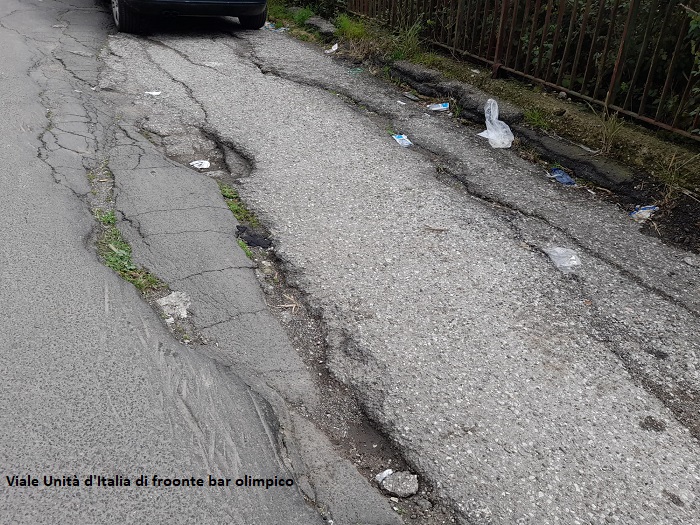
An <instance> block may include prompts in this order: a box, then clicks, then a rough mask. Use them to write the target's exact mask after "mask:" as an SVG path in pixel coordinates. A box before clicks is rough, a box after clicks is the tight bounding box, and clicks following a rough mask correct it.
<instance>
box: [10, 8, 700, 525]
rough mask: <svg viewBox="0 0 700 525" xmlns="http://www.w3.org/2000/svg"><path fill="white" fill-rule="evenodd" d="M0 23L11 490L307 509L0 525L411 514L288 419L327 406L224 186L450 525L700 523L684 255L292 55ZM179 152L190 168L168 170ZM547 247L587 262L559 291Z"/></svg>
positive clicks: (23, 499)
mask: <svg viewBox="0 0 700 525" xmlns="http://www.w3.org/2000/svg"><path fill="white" fill-rule="evenodd" d="M0 28H1V29H2V32H1V33H0V35H1V38H2V43H3V45H4V46H5V48H7V49H12V50H13V54H12V56H13V57H16V59H14V60H13V61H12V62H11V64H10V65H6V66H3V92H5V90H6V91H7V96H6V97H3V98H2V100H1V101H0V110H1V111H2V115H3V116H5V117H6V118H4V119H0V126H2V128H0V129H2V137H3V152H4V155H5V156H6V159H7V160H6V162H5V166H13V169H12V170H8V169H3V171H2V173H3V187H6V188H7V191H8V193H9V192H10V191H11V192H12V193H13V195H15V196H16V197H17V201H16V202H13V205H12V206H9V205H5V206H3V207H2V209H1V210H0V212H1V213H2V218H3V219H4V223H5V224H6V225H8V227H7V228H6V230H5V231H4V234H3V235H4V237H3V243H2V245H3V248H4V249H3V267H2V268H3V284H4V289H5V290H6V292H7V293H8V294H9V295H8V300H7V301H6V302H7V303H9V304H13V305H15V304H16V305H17V306H16V307H13V308H12V310H11V311H10V312H9V314H10V315H9V319H8V320H7V321H3V324H4V330H3V331H4V333H7V334H9V337H6V340H5V342H6V343H7V346H6V348H7V349H6V353H5V355H6V356H7V359H6V360H5V363H6V364H4V367H3V375H4V376H5V377H6V378H7V380H5V381H3V383H2V388H3V393H4V395H3V396H2V399H3V401H2V403H3V405H2V412H0V413H1V414H2V416H1V417H2V418H3V425H1V426H0V428H2V430H0V440H2V443H3V444H4V445H7V446H4V447H3V449H2V455H1V456H0V458H1V460H0V466H2V469H3V471H7V472H8V474H14V473H17V474H23V473H27V472H35V473H38V472H42V473H43V472H45V471H46V472H49V471H50V472H52V473H54V474H55V473H56V472H57V469H58V471H60V473H61V474H66V475H69V474H72V473H73V472H74V471H76V470H77V471H80V470H81V469H82V471H86V472H92V471H93V470H95V469H97V470H99V469H102V470H106V471H107V472H116V473H126V474H128V473H130V472H137V471H139V472H140V471H141V470H144V469H145V470H146V471H149V472H151V471H153V469H158V468H160V469H171V470H172V472H175V473H177V472H192V471H194V472H199V471H205V470H207V469H208V470H212V469H214V470H215V471H216V472H221V473H222V474H223V473H226V472H232V471H233V470H235V471H237V472H241V473H242V472H251V471H252V470H255V471H257V472H270V473H272V472H277V471H279V472H290V473H291V474H292V475H293V476H294V477H295V479H296V480H297V485H298V486H299V489H300V490H299V491H298V492H297V491H294V492H291V491H290V492H284V491H282V492H274V493H271V494H272V495H273V497H270V496H269V494H267V493H266V494H265V495H264V497H258V496H257V495H255V494H252V493H245V494H241V493H240V491H239V492H236V491H233V492H232V493H228V492H224V491H221V492H217V493H213V492H210V493H207V497H206V498H202V496H201V495H199V494H193V493H192V492H187V491H182V492H178V493H174V492H173V493H168V494H165V495H162V494H159V495H158V497H153V496H152V495H150V494H149V493H147V492H138V491H133V490H132V491H130V490H127V489H122V490H118V491H113V492H110V493H109V494H107V495H99V496H95V495H94V494H93V493H91V492H89V491H79V492H78V491H75V492H74V493H70V494H73V495H72V496H70V495H67V494H69V493H68V492H65V489H63V490H64V491H58V490H55V489H53V491H49V489H45V490H43V491H42V492H31V489H12V488H8V487H7V486H6V484H3V487H2V492H0V498H2V499H0V508H2V510H6V511H7V513H4V516H9V518H5V517H0V521H2V520H5V519H7V520H8V521H7V523H10V522H12V523H17V522H20V521H24V522H27V523H33V522H38V521H40V518H41V517H46V516H51V515H52V512H53V513H55V512H59V514H54V515H53V516H52V517H56V516H59V517H63V518H64V519H71V518H72V521H76V522H78V521H80V520H78V519H76V516H78V515H80V514H77V513H78V512H81V511H84V512H87V511H85V509H87V508H89V509H91V510H90V511H89V512H92V513H93V514H90V516H91V517H94V519H87V520H86V522H91V521H95V520H99V521H101V522H102V521H110V520H112V521H114V522H118V521H121V522H124V521H129V520H130V519H132V518H135V517H138V518H143V517H153V516H156V517H158V516H160V517H163V516H169V517H171V518H172V517H175V519H181V520H182V521H183V522H186V521H192V520H193V519H199V520H200V521H203V522H207V523H210V522H211V523H239V522H240V523H253V522H254V523H315V522H322V521H323V520H324V519H325V520H327V521H331V520H332V521H333V522H334V523H336V524H338V523H366V524H380V523H401V522H402V519H401V518H400V517H399V515H398V514H397V513H394V512H393V511H392V510H391V509H390V508H389V504H388V503H387V502H386V500H385V499H383V498H382V497H381V496H380V495H379V493H378V492H377V490H375V489H374V488H373V487H371V486H370V484H369V482H368V480H367V479H366V478H363V476H362V475H360V474H359V473H358V472H357V470H356V469H355V468H354V467H353V466H352V464H351V463H350V462H348V461H347V459H344V458H342V457H341V456H340V455H339V451H338V448H337V447H336V448H334V447H333V446H332V445H331V444H330V443H329V442H328V440H327V439H326V438H325V437H324V436H323V435H322V434H321V433H320V432H319V431H318V429H317V428H316V427H315V426H314V424H313V423H312V422H311V420H310V419H308V418H307V416H308V415H309V414H310V413H313V412H315V411H317V410H318V408H319V406H320V404H321V403H322V400H323V397H324V395H325V394H326V392H324V391H323V388H322V387H323V385H322V384H320V383H319V382H318V381H316V378H315V377H314V376H313V370H312V369H310V367H309V366H308V365H307V364H305V363H304V361H303V359H302V357H301V356H300V354H299V353H298V352H297V351H296V350H295V349H294V348H293V346H292V345H291V344H290V342H289V339H288V336H287V334H286V333H285V332H284V330H283V328H282V327H281V326H280V325H279V324H278V323H277V322H276V321H275V318H274V316H272V315H271V313H270V311H269V309H268V307H267V304H266V297H265V295H264V294H263V292H262V291H261V290H260V287H259V284H258V281H257V280H256V278H255V274H254V263H253V262H252V261H251V260H249V259H248V258H246V256H245V255H244V254H243V252H242V251H241V250H240V249H239V248H238V246H237V245H236V242H235V232H236V225H237V223H236V221H235V219H234V218H233V216H232V215H231V213H230V212H229V210H228V208H227V207H226V204H225V203H224V201H223V200H222V198H221V196H220V193H219V190H218V186H217V183H216V178H217V177H219V178H221V177H223V178H224V179H225V180H227V181H231V182H232V183H235V185H236V188H237V190H238V191H239V193H240V194H241V196H242V197H243V199H244V200H245V202H246V204H247V205H248V206H249V207H250V208H251V209H252V210H253V211H254V212H255V213H256V214H257V215H258V217H259V218H260V219H261V221H262V222H263V223H264V225H265V226H266V228H267V229H268V230H269V231H270V233H271V238H272V240H273V241H274V252H275V256H276V257H277V259H278V260H279V261H280V264H281V266H282V267H283V269H284V271H285V273H286V279H287V282H288V284H290V285H292V286H294V287H295V288H296V289H297V290H298V291H299V293H300V294H301V295H303V297H304V301H305V302H306V303H307V306H308V307H309V309H310V311H312V312H313V313H314V314H315V315H316V316H318V318H319V320H320V322H321V324H322V326H323V329H324V331H325V335H326V343H327V350H326V352H327V355H326V356H325V359H324V364H325V365H326V366H327V367H328V371H329V372H330V373H331V374H332V376H334V377H335V378H337V379H338V380H339V381H340V382H342V383H343V384H344V385H347V386H348V387H349V388H350V389H351V390H352V391H353V392H354V394H355V396H356V398H357V400H358V402H359V403H360V404H361V405H362V407H363V409H364V410H365V411H366V413H367V414H368V415H369V416H370V418H371V419H372V421H373V422H374V424H375V425H377V427H378V428H380V429H381V430H382V432H384V433H385V435H386V436H387V437H388V438H389V439H390V440H391V441H392V442H393V443H394V444H395V445H396V447H397V448H398V449H399V450H400V451H401V454H402V456H403V459H405V460H406V461H407V462H408V464H409V465H410V466H411V468H412V469H413V470H414V471H415V472H417V473H418V474H419V475H420V479H421V484H422V486H423V487H425V486H429V487H431V489H432V490H433V492H432V494H434V495H435V498H436V500H435V501H440V502H441V504H443V505H445V506H446V507H447V508H449V509H450V510H451V511H452V512H453V513H454V516H455V518H454V519H455V520H456V522H457V523H460V524H469V525H481V524H510V523H518V524H533V525H534V524H538V525H539V524H555V523H565V524H575V523H580V524H584V523H585V524H589V523H596V524H597V523H635V524H678V525H681V524H689V523H697V522H698V515H700V501H699V499H698V498H699V497H700V473H699V472H698V457H699V452H700V446H699V444H698V439H700V418H699V417H698V413H699V410H700V370H699V367H700V355H699V347H700V345H699V344H698V335H697V334H698V315H699V314H700V302H699V301H700V299H699V298H700V294H698V291H699V286H700V285H699V283H700V276H699V275H698V273H699V268H700V260H699V259H698V257H697V255H693V254H690V253H685V252H682V251H679V250H677V249H675V248H672V247H668V246H665V245H663V244H662V243H661V242H659V241H658V240H656V239H653V238H651V237H649V236H646V235H643V234H642V233H641V232H640V231H639V225H637V224H636V223H634V222H633V221H631V220H630V219H629V217H628V216H627V215H626V214H625V213H624V212H623V211H622V210H621V209H619V208H617V207H616V206H615V205H613V204H611V203H609V202H606V201H604V200H603V199H602V198H601V197H600V196H599V195H595V194H591V193H590V192H588V191H587V190H585V189H583V188H567V187H563V186H559V185H557V184H555V183H553V182H552V181H549V180H548V179H547V178H546V176H545V175H544V174H543V173H541V171H539V170H538V169H537V168H536V167H534V166H532V165H530V164H528V163H526V162H525V161H523V160H522V159H520V158H518V157H516V156H515V155H514V154H513V153H512V152H510V151H503V150H493V149H490V148H489V146H488V143H487V142H486V141H484V140H483V139H480V138H478V137H476V133H477V132H479V131H481V126H480V125H477V124H475V125H473V126H468V125H464V124H462V123H458V122H456V121H454V120H452V119H450V118H449V117H448V116H447V115H444V114H438V115H436V114H430V113H429V112H427V111H426V110H425V108H424V107H423V106H422V105H421V104H419V103H413V102H410V103H408V104H406V105H401V104H398V103H397V100H399V99H400V93H401V90H400V89H399V88H397V87H396V86H393V85H390V84H385V83H384V82H383V81H381V80H380V79H379V78H377V77H375V76H373V75H371V74H369V72H367V71H365V72H363V73H361V74H356V71H354V68H355V67H356V66H355V65H352V64H347V63H344V62H343V61H342V60H338V59H336V58H334V57H331V56H328V55H325V54H324V53H323V52H322V51H321V50H320V49H318V48H316V47H314V46H312V45H308V44H304V43H301V42H298V41H295V40H293V39H291V38H289V37H288V36H287V35H285V34H281V33H275V32H269V31H259V32H254V31H243V30H241V29H240V26H238V25H237V23H236V21H235V19H215V20H209V19H206V20H192V21H186V22H172V23H168V24H167V25H162V26H159V27H155V28H154V29H153V31H152V33H151V34H150V35H148V36H146V37H135V36H129V35H116V34H112V30H111V28H110V25H109V18H108V16H107V13H106V6H105V3H104V2H99V1H91V0H72V1H71V2H70V3H67V2H61V1H53V0H52V1H48V0H44V1H43V2H40V1H39V0H37V1H36V2H34V1H27V2H19V1H17V0H10V1H9V2H8V3H7V5H3V6H2V7H1V8H0ZM149 91H159V92H160V95H157V96H154V95H148V94H146V92H149ZM20 107H21V108H22V110H21V112H18V111H17V108H20ZM17 113H19V114H20V115H21V116H18V115H17ZM388 130H392V131H395V132H398V133H404V134H407V135H408V136H409V138H410V139H411V140H412V142H413V143H414V144H415V147H413V148H410V149H403V148H400V147H399V146H398V145H397V144H396V143H395V142H394V141H393V139H392V138H391V136H390V134H389V132H388ZM200 158H201V159H204V158H206V159H208V160H210V161H211V163H212V168H211V170H210V171H211V173H210V175H211V176H209V175H207V173H206V172H199V171H196V170H192V169H190V168H189V167H187V164H188V162H189V161H191V160H196V159H200ZM105 161H106V162H107V165H108V167H109V170H110V173H111V177H109V178H106V179H99V180H97V181H92V182H91V181H90V179H89V178H88V177H87V176H86V173H87V172H88V171H90V170H92V169H94V168H95V166H98V165H100V163H102V162H105ZM100 181H103V182H100ZM100 184H102V185H105V188H106V192H107V193H106V194H107V195H112V196H113V200H114V202H113V203H112V204H111V205H113V207H114V209H115V211H116V214H117V218H118V227H119V229H120V230H121V231H122V232H123V234H124V235H125V237H126V238H127V239H128V241H129V242H130V243H131V245H132V248H133V254H134V259H135V261H136V262H137V263H138V264H141V265H143V266H145V267H146V268H148V269H149V270H150V271H152V272H153V273H154V274H155V275H157V276H158V277H159V278H160V279H161V280H163V281H164V282H165V283H167V284H168V286H169V287H170V289H173V290H178V291H183V292H186V293H187V294H188V295H189V296H190V297H191V300H192V306H191V314H192V323H193V325H194V327H195V329H196V330H198V332H199V333H200V334H201V335H202V336H203V338H204V339H205V340H206V341H208V342H209V344H206V345H197V346H192V345H190V346H187V345H183V344H179V343H177V341H176V340H175V339H174V338H173V336H172V335H171V334H170V333H169V332H168V331H167V329H166V328H165V327H164V324H163V323H162V321H161V319H159V316H158V315H157V313H156V312H154V311H153V310H151V309H149V307H148V306H147V305H146V304H145V303H143V302H142V301H141V299H140V298H139V297H138V294H137V293H136V292H135V291H134V290H133V289H131V288H130V286H129V285H127V284H126V283H123V282H121V281H120V280H119V279H118V278H117V277H116V276H115V275H113V274H111V272H110V271H109V270H108V269H106V268H104V267H102V266H101V265H100V264H99V262H98V260H97V257H96V256H95V255H94V252H93V251H92V250H93V248H92V243H93V239H92V237H91V231H92V230H93V225H94V223H93V222H92V218H91V216H90V207H91V205H92V203H93V201H94V195H93V194H92V193H91V192H92V191H93V190H95V188H96V185H100ZM98 193H99V192H98ZM107 204H109V203H107ZM550 246H562V247H567V248H572V249H574V250H576V251H577V253H578V255H579V257H580V258H581V261H582V266H581V267H580V268H579V269H578V270H577V271H576V273H575V274H574V275H570V276H567V275H564V274H562V273H561V272H560V271H559V270H557V269H556V268H555V267H554V266H553V265H552V263H551V262H550V260H549V259H548V257H547V256H546V255H545V254H544V249H545V248H547V247H550ZM47 247H49V248H50V250H51V255H50V257H49V256H47V255H46V253H45V252H46V249H47ZM37 283H41V285H38V284H37ZM291 315H292V316H293V315H294V314H291ZM35 385H42V388H41V389H38V388H36V387H35ZM87 393H92V395H86V394H87ZM115 414H116V416H115ZM132 416H133V417H132ZM331 416H332V415H331ZM339 417H340V415H339ZM139 418H140V419H139ZM139 421H140V423H139ZM143 429H147V430H146V432H147V433H146V434H144V433H143V432H144V430H143ZM17 436H31V439H24V438H23V439H19V438H18V437H17ZM56 436H58V438H57V437H56ZM57 439H58V440H57ZM251 443H254V444H255V445H256V446H251ZM98 444H99V445H98ZM385 466H386V465H385ZM47 469H48V470H47ZM276 469H277V470H276ZM75 494H77V496H76V495H75ZM68 497H73V498H77V504H76V506H74V507H70V508H69V507H68V504H67V503H65V504H64V502H66V501H67V500H65V499H63V498H68ZM125 501H130V502H133V503H132V504H131V505H126V506H125V505H123V503H124V502H125ZM358 502H362V504H361V505H358ZM202 506H204V510H202ZM57 508H58V509H60V510H59V511H57V510H56V509H57ZM76 509H77V510H76ZM202 512H204V513H205V514H202ZM86 516H87V514H86ZM98 516H101V517H99V518H98ZM104 516H108V519H107V520H105V519H103V518H104ZM203 516H205V517H203ZM37 520H38V521H37ZM409 520H410V518H409V519H406V521H407V522H408V521H409ZM53 521H55V519H54V520H53ZM411 521H412V520H411Z"/></svg>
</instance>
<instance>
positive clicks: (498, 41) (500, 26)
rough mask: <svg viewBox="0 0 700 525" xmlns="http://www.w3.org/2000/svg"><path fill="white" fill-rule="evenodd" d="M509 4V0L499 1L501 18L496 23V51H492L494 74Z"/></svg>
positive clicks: (497, 63) (499, 54)
mask: <svg viewBox="0 0 700 525" xmlns="http://www.w3.org/2000/svg"><path fill="white" fill-rule="evenodd" d="M509 3H510V0H501V18H500V20H499V23H498V34H497V35H496V49H495V50H494V58H493V61H494V62H495V64H494V73H495V72H496V68H497V67H498V66H499V65H500V63H499V61H500V60H501V46H502V40H503V39H502V37H501V35H503V30H504V27H505V25H506V15H507V14H508V6H509V5H508V4H509ZM494 15H495V13H494Z"/></svg>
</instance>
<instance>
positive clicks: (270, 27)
mask: <svg viewBox="0 0 700 525" xmlns="http://www.w3.org/2000/svg"><path fill="white" fill-rule="evenodd" d="M263 27H264V28H265V29H267V30H268V31H274V32H276V33H281V32H283V31H289V28H288V27H276V26H275V24H273V23H272V22H265V25H264V26H263Z"/></svg>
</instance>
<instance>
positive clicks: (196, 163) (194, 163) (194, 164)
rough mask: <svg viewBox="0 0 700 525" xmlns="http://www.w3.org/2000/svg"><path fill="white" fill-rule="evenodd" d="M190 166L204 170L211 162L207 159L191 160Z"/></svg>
mask: <svg viewBox="0 0 700 525" xmlns="http://www.w3.org/2000/svg"><path fill="white" fill-rule="evenodd" d="M190 166H192V167H193V168H197V169H198V170H205V169H207V168H208V167H209V166H211V164H210V163H209V161H208V160H193V161H192V162H190Z"/></svg>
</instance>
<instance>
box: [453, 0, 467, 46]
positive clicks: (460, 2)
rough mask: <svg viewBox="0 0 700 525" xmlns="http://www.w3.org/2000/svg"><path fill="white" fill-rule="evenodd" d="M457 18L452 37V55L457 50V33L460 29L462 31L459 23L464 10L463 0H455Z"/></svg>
mask: <svg viewBox="0 0 700 525" xmlns="http://www.w3.org/2000/svg"><path fill="white" fill-rule="evenodd" d="M457 2H458V4H457V17H456V18H455V33H454V37H453V39H452V52H453V53H454V52H455V51H456V50H457V39H458V38H459V31H460V29H462V30H463V29H464V27H463V26H460V25H459V23H460V22H461V20H462V12H463V10H464V2H465V0H457Z"/></svg>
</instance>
